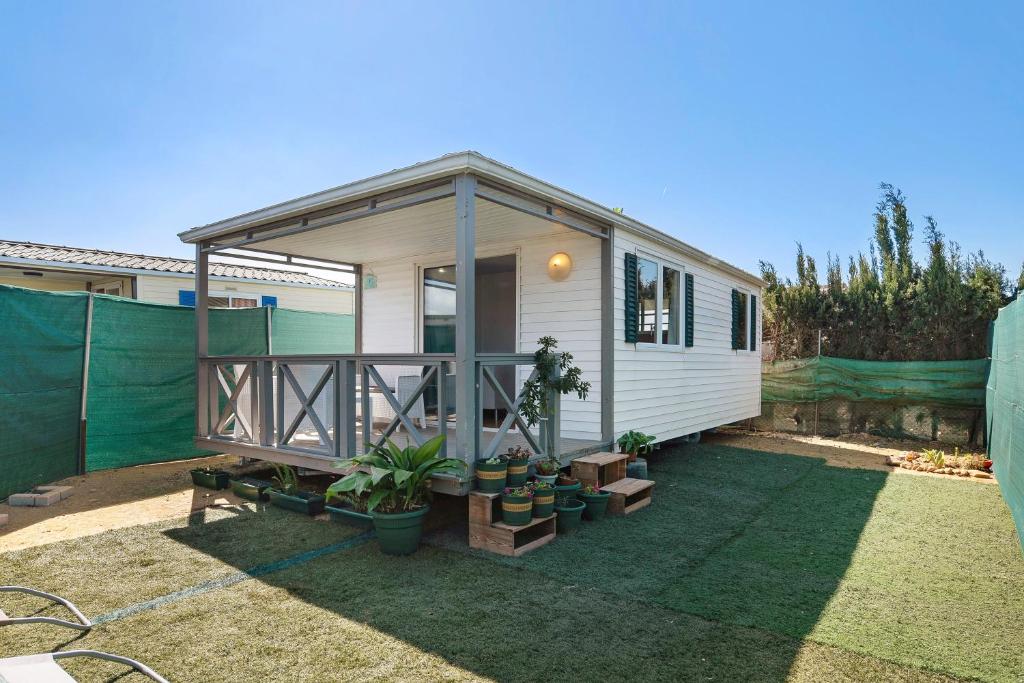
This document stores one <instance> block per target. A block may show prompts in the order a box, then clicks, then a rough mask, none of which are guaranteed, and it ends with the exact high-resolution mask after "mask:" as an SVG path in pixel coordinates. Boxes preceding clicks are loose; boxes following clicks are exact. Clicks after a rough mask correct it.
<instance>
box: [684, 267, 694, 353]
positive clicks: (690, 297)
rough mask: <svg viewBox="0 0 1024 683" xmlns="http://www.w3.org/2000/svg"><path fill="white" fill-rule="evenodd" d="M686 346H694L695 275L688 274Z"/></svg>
mask: <svg viewBox="0 0 1024 683" xmlns="http://www.w3.org/2000/svg"><path fill="white" fill-rule="evenodd" d="M685 322H686V346H687V347H688V348H689V347H692V346H693V275H691V274H690V273H687V274H686V316H685Z"/></svg>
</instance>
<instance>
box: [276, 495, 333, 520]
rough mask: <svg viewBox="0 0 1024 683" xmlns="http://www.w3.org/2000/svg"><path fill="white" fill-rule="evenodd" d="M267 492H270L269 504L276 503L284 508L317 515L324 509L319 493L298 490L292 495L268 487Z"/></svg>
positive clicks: (322, 498)
mask: <svg viewBox="0 0 1024 683" xmlns="http://www.w3.org/2000/svg"><path fill="white" fill-rule="evenodd" d="M268 493H269V494H270V503H271V505H276V506H277V507H279V508H284V509H285V510H294V511H295V512H302V513H304V514H307V515H310V516H312V515H319V514H320V513H321V512H323V511H324V497H323V496H321V495H320V494H319V493H310V492H309V491H299V492H297V493H295V494H294V495H292V494H288V493H282V492H280V491H278V490H277V489H270V490H269V491H268Z"/></svg>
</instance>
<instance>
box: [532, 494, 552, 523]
mask: <svg viewBox="0 0 1024 683" xmlns="http://www.w3.org/2000/svg"><path fill="white" fill-rule="evenodd" d="M554 511H555V490H554V489H542V490H540V491H534V492H533V516H534V517H550V516H551V515H552V513H554Z"/></svg>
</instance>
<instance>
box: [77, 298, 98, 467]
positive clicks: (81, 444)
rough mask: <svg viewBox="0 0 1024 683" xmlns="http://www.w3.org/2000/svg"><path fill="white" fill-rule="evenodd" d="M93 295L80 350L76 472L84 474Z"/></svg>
mask: <svg viewBox="0 0 1024 683" xmlns="http://www.w3.org/2000/svg"><path fill="white" fill-rule="evenodd" d="M93 297H94V295H93V294H92V293H91V292H90V293H89V299H88V302H87V303H86V306H85V346H84V349H83V350H82V398H81V413H80V415H79V423H78V473H79V474H85V467H86V463H85V442H86V438H87V437H88V428H87V427H88V423H87V421H86V415H87V412H88V402H89V358H90V356H91V355H92V309H93Z"/></svg>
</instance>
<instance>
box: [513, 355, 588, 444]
mask: <svg viewBox="0 0 1024 683" xmlns="http://www.w3.org/2000/svg"><path fill="white" fill-rule="evenodd" d="M537 345H538V346H539V347H540V348H538V349H537V350H536V351H535V352H534V354H533V366H534V368H535V369H536V371H537V372H536V375H535V376H534V377H533V378H532V379H528V380H526V381H525V382H524V383H523V391H522V401H521V403H520V404H519V413H520V414H521V415H522V416H523V417H524V418H525V419H526V423H527V424H528V425H529V426H530V427H532V426H534V425H535V424H538V423H542V424H543V426H542V428H541V430H540V431H541V436H542V438H543V440H544V443H543V444H541V447H542V448H543V451H544V453H545V454H547V456H548V457H549V458H557V457H558V456H559V455H561V454H560V453H556V452H555V436H554V434H555V430H554V429H548V428H545V427H546V426H547V425H549V424H550V423H552V422H554V421H555V420H558V419H559V416H558V415H556V414H555V413H556V409H555V406H554V405H553V403H552V401H551V399H552V398H553V397H554V396H556V395H559V394H561V395H563V396H564V395H568V394H571V393H575V394H576V396H578V397H579V399H580V400H581V401H585V400H586V399H587V395H588V394H589V393H590V382H584V381H583V371H582V370H581V369H580V368H578V367H576V366H575V365H574V364H573V357H572V354H571V353H566V352H565V351H562V352H561V353H559V352H556V351H555V349H556V348H558V340H557V339H555V338H554V337H549V336H544V337H541V338H540V339H538V340H537Z"/></svg>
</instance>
